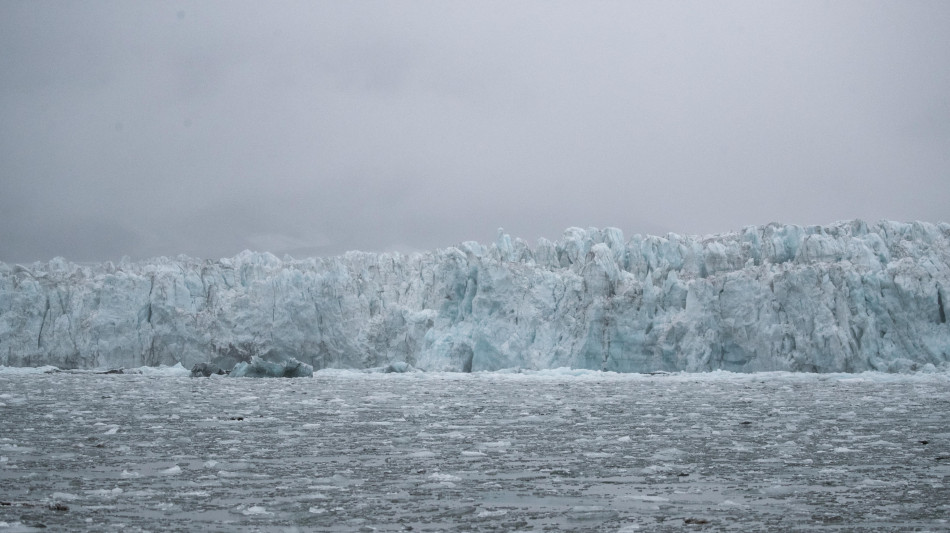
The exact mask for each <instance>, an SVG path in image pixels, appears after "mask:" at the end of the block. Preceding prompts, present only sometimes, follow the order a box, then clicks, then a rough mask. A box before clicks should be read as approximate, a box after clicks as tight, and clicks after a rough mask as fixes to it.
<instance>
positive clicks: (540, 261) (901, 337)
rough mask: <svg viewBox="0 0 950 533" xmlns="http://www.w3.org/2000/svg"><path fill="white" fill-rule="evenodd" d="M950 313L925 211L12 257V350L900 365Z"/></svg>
mask: <svg viewBox="0 0 950 533" xmlns="http://www.w3.org/2000/svg"><path fill="white" fill-rule="evenodd" d="M948 315H950V225H948V224H936V225H935V224H928V223H923V222H914V223H899V222H881V223H878V224H873V225H869V224H866V223H864V222H862V221H849V222H840V223H836V224H831V225H828V226H808V227H802V226H793V225H780V224H769V225H766V226H750V227H747V228H744V229H743V230H741V231H738V232H734V233H729V234H723V235H714V236H706V237H693V236H681V235H676V234H668V235H666V236H663V237H658V236H641V235H634V236H633V237H631V238H630V239H625V238H624V236H623V234H622V233H621V231H620V230H618V229H616V228H607V229H596V228H589V229H581V228H570V229H568V230H567V231H565V232H564V235H563V236H562V238H561V239H560V240H559V241H555V242H552V241H548V240H545V239H541V240H540V241H539V242H538V243H537V245H536V246H535V247H534V248H531V247H530V246H528V244H527V243H525V242H524V241H522V240H520V239H512V238H511V237H510V236H508V235H507V234H505V233H504V232H499V235H498V238H497V240H496V242H495V243H493V244H490V245H488V246H485V245H480V244H478V243H474V242H466V243H462V244H460V245H459V246H457V247H451V248H446V249H442V250H436V251H432V252H427V253H421V254H412V255H402V254H396V253H394V254H385V253H384V254H374V253H361V252H350V253H347V254H345V255H342V256H339V257H331V258H317V259H305V260H294V259H291V258H285V259H283V260H281V259H279V258H277V257H275V256H274V255H272V254H268V253H252V252H247V251H246V252H242V253H241V254H238V255H237V256H235V257H233V258H229V259H221V260H218V261H201V260H197V259H190V258H187V257H179V258H177V259H167V258H158V259H155V260H151V261H146V262H130V261H128V260H123V261H121V262H120V263H118V264H112V263H106V264H102V265H96V266H88V265H78V264H74V263H69V262H67V261H64V260H62V259H54V260H52V261H50V262H48V263H35V264H32V265H6V264H0V365H7V366H40V365H55V366H58V367H61V368H96V367H127V368H128V367H137V366H141V365H153V366H154V365H159V364H167V365H172V364H175V363H182V364H183V365H184V367H185V368H192V366H193V365H194V364H195V363H199V362H211V363H214V364H216V365H218V366H220V367H222V368H224V369H226V370H227V369H231V368H232V367H234V366H235V365H236V364H238V363H241V362H246V363H250V362H251V359H252V358H253V357H258V358H260V360H261V361H271V362H283V361H288V360H290V359H295V360H297V361H299V362H301V363H303V364H306V365H310V366H312V367H313V368H315V369H322V368H367V369H368V368H385V367H388V366H390V365H393V364H396V365H399V367H400V368H402V367H401V365H407V367H406V368H408V365H411V367H413V368H416V369H421V370H451V371H477V370H497V369H503V368H512V367H517V368H525V369H545V368H558V367H571V368H579V369H598V370H614V371H621V372H651V371H676V370H688V371H705V370H715V369H725V370H733V371H761V370H792V371H817V372H831V371H845V372H857V371H863V370H885V371H904V370H914V369H921V368H925V367H928V368H929V367H930V366H928V365H932V366H933V367H939V366H942V365H946V364H947V363H948V360H950V324H948V321H947V316H948ZM392 368H396V367H392Z"/></svg>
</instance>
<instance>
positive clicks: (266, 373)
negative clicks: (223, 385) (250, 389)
mask: <svg viewBox="0 0 950 533" xmlns="http://www.w3.org/2000/svg"><path fill="white" fill-rule="evenodd" d="M229 375H230V377H232V378H308V377H313V367H312V366H310V365H308V364H306V363H301V362H300V361H298V360H296V359H289V360H287V361H282V362H276V361H267V360H265V359H261V358H260V357H258V356H256V355H255V356H254V357H252V358H251V361H250V362H249V363H245V362H243V361H242V362H240V363H238V364H236V365H234V368H233V369H232V370H231V373H230V374H229Z"/></svg>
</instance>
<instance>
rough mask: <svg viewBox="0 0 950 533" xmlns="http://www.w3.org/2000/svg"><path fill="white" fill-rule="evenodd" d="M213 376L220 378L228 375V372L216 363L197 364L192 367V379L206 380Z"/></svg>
mask: <svg viewBox="0 0 950 533" xmlns="http://www.w3.org/2000/svg"><path fill="white" fill-rule="evenodd" d="M212 374H215V375H219V376H220V375H224V374H227V372H225V371H224V370H223V369H222V368H221V367H219V366H218V365H216V364H214V363H195V366H193V367H191V377H193V378H206V377H210V376H211V375H212Z"/></svg>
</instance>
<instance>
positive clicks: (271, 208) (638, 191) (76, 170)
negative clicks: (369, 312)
mask: <svg viewBox="0 0 950 533" xmlns="http://www.w3.org/2000/svg"><path fill="white" fill-rule="evenodd" d="M513 4H514V5H512V3H510V2H499V3H481V2H479V3H474V4H472V3H462V2H459V3H454V2H413V3H382V2H379V3H369V2H367V3H339V2H326V3H313V2H304V3H280V4H278V5H276V6H275V5H271V3H260V2H244V3H242V2H220V3H216V2H196V3H180V4H174V3H128V2H117V3H69V4H62V3H36V2H4V3H2V4H0V49H3V50H4V51H5V52H4V53H3V54H0V72H2V73H3V74H2V75H0V261H8V262H11V261H32V260H43V259H49V258H50V257H53V256H56V255H61V256H65V257H67V258H68V259H72V260H79V261H83V260H105V259H115V258H118V257H120V256H122V255H130V256H132V257H135V258H142V257H149V256H155V255H177V254H179V253H186V254H190V255H195V256H201V257H221V256H226V255H233V254H234V253H237V252H239V251H240V250H242V249H244V248H251V249H256V250H265V249H269V250H270V251H272V252H275V253H278V254H281V253H290V254H292V255H316V254H332V253H339V252H342V251H344V250H347V249H364V250H385V249H399V250H404V251H405V250H412V249H422V248H430V247H436V246H447V245H451V244H454V243H457V242H460V241H463V240H469V239H475V240H481V241H485V240H490V239H491V238H493V236H494V232H495V229H496V228H497V227H499V226H503V227H504V228H505V229H506V230H507V231H509V232H510V233H512V234H514V235H518V236H521V237H524V238H527V239H529V240H533V239H535V238H537V237H539V236H545V237H549V238H555V237H557V236H558V235H559V234H560V232H561V231H562V230H563V229H564V228H566V227H568V226H573V225H577V226H617V227H620V228H621V229H623V230H624V231H625V232H626V233H627V234H633V233H655V232H665V231H676V232H681V233H712V232H719V231H726V230H730V229H735V228H739V227H741V226H744V225H748V224H760V223H767V222H769V221H773V220H777V221H782V222H788V223H802V224H810V223H827V222H831V221H833V220H838V219H847V218H866V219H869V220H876V219H880V218H891V219H901V220H909V219H922V220H929V221H945V220H950V210H948V207H947V206H948V205H950V186H948V185H950V96H948V95H950V69H947V68H946V65H950V32H948V31H947V30H946V28H948V27H950V4H946V3H943V2H914V3H909V2H901V3H873V2H872V3H867V2H834V3H819V2H805V3H800V2H789V3H782V4H779V3H765V4H763V3H756V2H728V3H716V4H705V3H696V4H683V3H675V4H670V3H665V2H636V3H626V2H617V3H597V4H593V5H590V4H585V3H566V2H565V3H560V2H551V3H549V2H545V3H540V2H539V3H532V2H527V3H513Z"/></svg>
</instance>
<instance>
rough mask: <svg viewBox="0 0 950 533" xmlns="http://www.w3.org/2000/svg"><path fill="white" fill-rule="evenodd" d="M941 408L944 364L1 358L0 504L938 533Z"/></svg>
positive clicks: (216, 519) (18, 526)
mask: <svg viewBox="0 0 950 533" xmlns="http://www.w3.org/2000/svg"><path fill="white" fill-rule="evenodd" d="M948 409H950V376H948V374H945V373H935V374H924V373H917V374H880V373H869V374H855V375H841V374H809V373H764V374H734V373H727V372H714V373H709V374H672V375H660V376H644V375H639V374H609V373H598V372H590V371H578V370H574V371H563V370H560V371H541V372H528V373H525V374H514V373H473V374H461V373H421V372H417V373H405V374H377V373H372V374H367V373H357V372H347V371H339V370H333V371H323V372H317V373H316V374H315V376H314V377H313V378H304V379H293V380H273V379H271V380H251V379H189V378H187V377H180V378H179V377H170V376H162V377H159V376H150V375H124V374H117V375H96V374H89V373H84V374H72V373H65V372H60V373H55V374H31V375H22V374H21V375H12V374H0V502H3V503H0V522H3V523H6V524H8V525H9V526H10V527H9V529H10V530H14V531H17V530H31V529H29V528H32V527H36V528H38V527H39V525H43V526H46V529H45V530H46V531H143V530H144V531H158V530H160V531H202V530H206V531H247V532H251V531H274V532H277V531H353V532H356V531H373V530H376V531H409V528H412V531H416V532H419V531H427V532H431V531H466V530H467V531H542V530H546V531H569V530H570V531H604V532H619V531H625V532H626V531H686V530H694V529H695V530H700V529H701V530H707V529H708V530H714V531H947V530H948V529H950V523H948V519H950V417H948V416H947V412H948ZM5 530H6V529H4V528H3V527H2V526H0V531H5Z"/></svg>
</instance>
